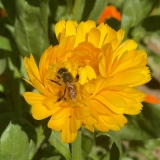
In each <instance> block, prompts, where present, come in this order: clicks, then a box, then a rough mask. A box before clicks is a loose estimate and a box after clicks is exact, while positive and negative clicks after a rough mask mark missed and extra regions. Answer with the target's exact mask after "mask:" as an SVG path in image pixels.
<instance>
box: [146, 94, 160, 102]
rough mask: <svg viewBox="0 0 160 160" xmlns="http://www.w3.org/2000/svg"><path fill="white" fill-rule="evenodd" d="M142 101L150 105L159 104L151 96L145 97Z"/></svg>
mask: <svg viewBox="0 0 160 160" xmlns="http://www.w3.org/2000/svg"><path fill="white" fill-rule="evenodd" d="M144 101H145V102H148V103H152V104H160V100H158V99H157V98H156V97H155V96H152V95H147V96H146V98H145V100H144Z"/></svg>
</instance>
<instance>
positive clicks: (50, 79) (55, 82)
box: [49, 79, 61, 86]
mask: <svg viewBox="0 0 160 160" xmlns="http://www.w3.org/2000/svg"><path fill="white" fill-rule="evenodd" d="M49 80H50V81H51V82H54V83H56V84H58V85H60V86H61V84H60V83H59V82H58V81H54V80H52V79H49Z"/></svg>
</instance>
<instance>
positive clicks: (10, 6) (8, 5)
mask: <svg viewBox="0 0 160 160" xmlns="http://www.w3.org/2000/svg"><path fill="white" fill-rule="evenodd" d="M1 1H2V3H3V5H4V7H5V10H6V12H7V18H8V19H9V21H10V22H11V23H12V24H14V20H15V15H16V12H15V3H16V0H12V1H6V0H1Z"/></svg>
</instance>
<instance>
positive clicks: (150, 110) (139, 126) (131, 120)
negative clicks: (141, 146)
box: [117, 103, 160, 140]
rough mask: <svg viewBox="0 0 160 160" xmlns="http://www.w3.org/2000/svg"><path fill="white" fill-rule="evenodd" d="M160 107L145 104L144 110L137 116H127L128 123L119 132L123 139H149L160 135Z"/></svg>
mask: <svg viewBox="0 0 160 160" xmlns="http://www.w3.org/2000/svg"><path fill="white" fill-rule="evenodd" d="M159 113H160V107H159V106H158V105H151V104H147V103H145V104H144V107H143V110H142V112H141V113H140V114H139V115H137V116H134V117H133V116H127V117H128V123H127V124H126V125H125V126H124V128H121V130H120V131H118V132H117V134H118V135H119V136H120V138H121V140H147V139H154V138H159V136H160V127H159V126H160V116H159Z"/></svg>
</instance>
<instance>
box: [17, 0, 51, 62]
mask: <svg viewBox="0 0 160 160" xmlns="http://www.w3.org/2000/svg"><path fill="white" fill-rule="evenodd" d="M16 9H17V10H16V11H17V17H16V22H15V40H16V43H17V45H18V48H19V50H20V52H21V54H23V55H25V56H29V54H30V53H33V54H34V55H35V56H36V59H39V57H40V56H41V54H42V53H43V51H44V50H45V49H46V48H47V47H48V46H49V39H48V32H47V28H48V27H47V19H48V17H47V16H48V3H47V2H46V1H40V2H39V1H37V0H35V1H29V0H28V1H26V0H17V1H16Z"/></svg>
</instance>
